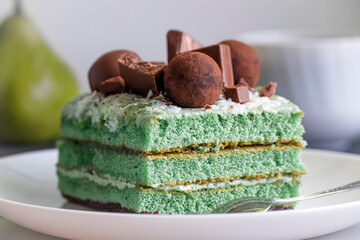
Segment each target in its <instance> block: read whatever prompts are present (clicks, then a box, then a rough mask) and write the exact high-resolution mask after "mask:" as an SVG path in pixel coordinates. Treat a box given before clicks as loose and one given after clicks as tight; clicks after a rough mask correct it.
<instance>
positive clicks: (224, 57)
mask: <svg viewBox="0 0 360 240" xmlns="http://www.w3.org/2000/svg"><path fill="white" fill-rule="evenodd" d="M193 51H195V52H202V53H205V54H206V55H208V56H210V57H211V58H212V59H214V60H215V62H216V63H217V64H218V65H219V67H220V69H221V72H222V76H223V82H224V88H228V87H231V86H233V85H234V73H233V68H232V63H231V51H230V47H229V46H228V45H226V44H217V45H212V46H209V47H204V48H199V49H196V50H193Z"/></svg>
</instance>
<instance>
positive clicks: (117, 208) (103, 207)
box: [62, 194, 294, 214]
mask: <svg viewBox="0 0 360 240" xmlns="http://www.w3.org/2000/svg"><path fill="white" fill-rule="evenodd" d="M62 195H63V197H64V198H66V199H67V200H68V201H69V202H71V203H75V204H79V205H82V206H85V207H89V208H92V209H95V210H98V211H102V212H121V213H136V212H134V211H132V210H129V209H126V208H123V207H121V205H120V203H100V202H96V201H91V200H81V199H78V198H74V197H71V196H69V195H66V194H62ZM289 209H294V207H292V206H291V207H284V206H281V205H278V206H272V207H271V208H270V211H277V210H289ZM141 213H142V214H159V213H158V212H154V213H151V212H145V211H143V212H141Z"/></svg>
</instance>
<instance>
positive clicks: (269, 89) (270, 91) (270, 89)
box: [259, 82, 277, 97]
mask: <svg viewBox="0 0 360 240" xmlns="http://www.w3.org/2000/svg"><path fill="white" fill-rule="evenodd" d="M276 87H277V83H274V82H269V84H268V85H267V86H265V87H264V88H263V89H261V91H260V92H259V95H260V97H271V96H272V95H274V94H275V92H276Z"/></svg>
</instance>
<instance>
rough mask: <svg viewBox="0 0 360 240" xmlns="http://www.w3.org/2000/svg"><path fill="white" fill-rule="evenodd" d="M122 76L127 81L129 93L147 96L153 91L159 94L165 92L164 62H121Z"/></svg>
mask: <svg viewBox="0 0 360 240" xmlns="http://www.w3.org/2000/svg"><path fill="white" fill-rule="evenodd" d="M118 63H119V70H120V75H121V76H122V77H123V78H124V80H125V85H126V88H127V89H128V90H129V92H133V93H135V94H141V95H143V96H144V97H146V96H147V94H148V93H149V91H150V90H151V91H152V93H153V94H157V93H159V92H160V91H163V90H164V69H165V63H163V62H136V63H134V62H132V63H128V62H125V61H124V60H119V61H118Z"/></svg>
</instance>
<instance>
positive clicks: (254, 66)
mask: <svg viewBox="0 0 360 240" xmlns="http://www.w3.org/2000/svg"><path fill="white" fill-rule="evenodd" d="M221 43H223V44H227V45H229V46H230V50H231V59H232V65H233V71H234V82H235V85H236V84H237V83H239V81H240V79H241V78H243V79H244V80H245V81H246V82H247V83H248V84H249V86H250V87H252V88H253V87H255V86H256V84H257V82H258V81H259V77H260V60H259V56H258V55H257V53H256V51H255V49H253V48H252V47H250V46H249V45H247V44H245V43H242V42H238V41H235V40H227V41H222V42H221Z"/></svg>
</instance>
